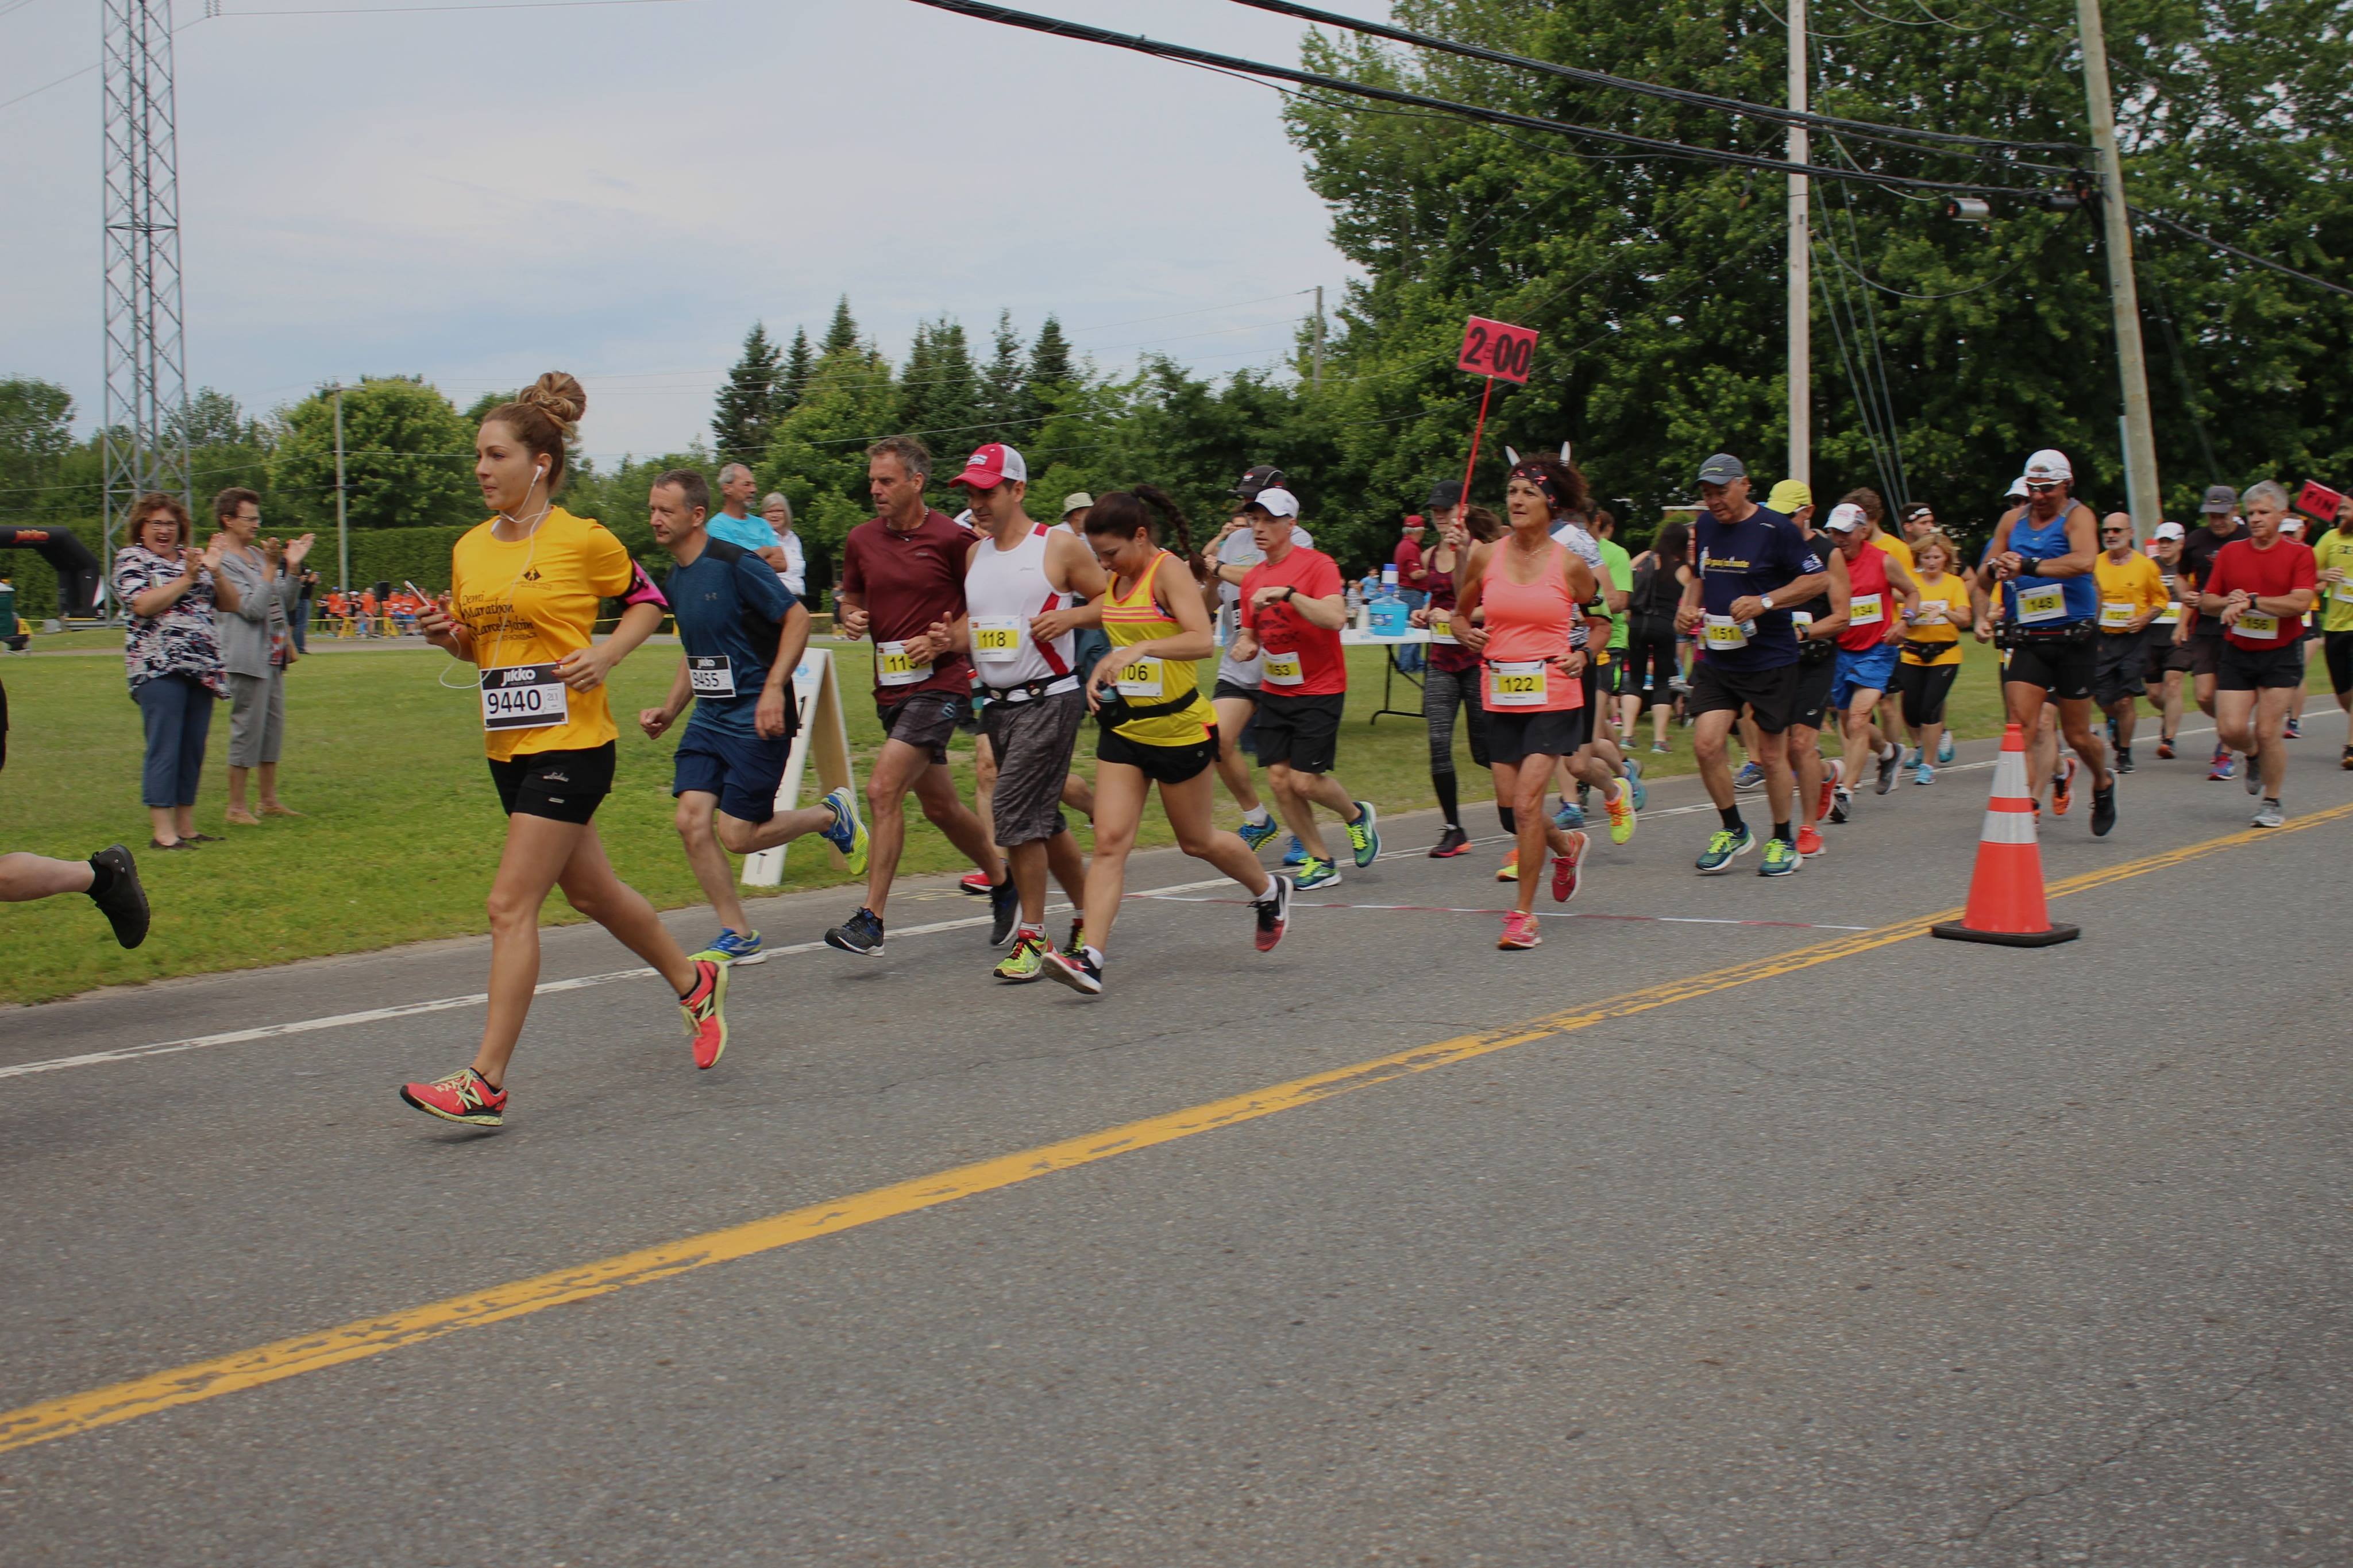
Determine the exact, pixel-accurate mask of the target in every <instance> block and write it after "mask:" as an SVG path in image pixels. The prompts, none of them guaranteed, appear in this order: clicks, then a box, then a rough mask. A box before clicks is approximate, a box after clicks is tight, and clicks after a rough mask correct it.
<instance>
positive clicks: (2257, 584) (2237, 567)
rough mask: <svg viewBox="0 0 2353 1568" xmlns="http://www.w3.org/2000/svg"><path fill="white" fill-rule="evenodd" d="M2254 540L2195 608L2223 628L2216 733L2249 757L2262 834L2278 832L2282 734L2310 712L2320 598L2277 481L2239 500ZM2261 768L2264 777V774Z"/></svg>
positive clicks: (2214, 578) (2237, 543) (2217, 572)
mask: <svg viewBox="0 0 2353 1568" xmlns="http://www.w3.org/2000/svg"><path fill="white" fill-rule="evenodd" d="M2239 510H2240V511H2241V512H2242V514H2243V515H2244V516H2245V518H2246V520H2247V536H2246V537H2245V538H2244V539H2234V540H2232V541H2231V542H2229V543H2227V544H2225V545H2223V546H2222V547H2221V549H2220V550H2217V551H2216V552H2214V564H2213V567H2212V569H2211V570H2210V571H2209V572H2208V573H2207V574H2206V577H2205V580H2204V581H2203V582H2202V583H2200V584H2199V595H2198V607H2199V608H2200V610H2202V611H2203V612H2204V613H2205V614H2206V615H2208V616H2213V617H2214V618H2215V619H2217V620H2218V621H2220V622H2221V626H2222V651H2221V660H2220V668H2218V669H2217V670H2216V672H2215V680H2214V728H2215V731H2217V732H2218V733H2219V734H2220V735H2221V738H2222V743H2223V744H2224V745H2226V746H2229V747H2230V748H2231V749H2232V751H2234V752H2245V753H2246V754H2247V793H2248V794H2249V795H2254V794H2257V793H2260V794H2261V795H2263V805H2261V806H2260V807H2259V808H2258V809H2257V810H2256V812H2255V826H2257V827H2277V826H2281V825H2282V823H2284V821H2285V818H2284V817H2283V816H2281V815H2280V782H2281V780H2282V779H2283V778H2284V777H2285V776H2286V773H2287V748H2286V747H2285V746H2284V745H2283V744H2282V743H2281V741H2280V731H2281V729H2282V727H2283V726H2284V724H2285V723H2286V721H2287V716H2288V715H2289V714H2290V713H2292V712H2295V711H2296V710H2299V709H2301V708H2302V707H2303V706H2304V649H2303V647H2301V646H2300V645H2301V644H2302V642H2303V640H2304V613H2305V612H2306V610H2309V609H2310V608H2312V602H2313V599H2314V598H2315V596H2316V595H2317V593H2318V591H2319V585H2320V571H2319V565H2318V563H2316V561H2314V559H2313V555H2312V546H2310V545H2308V544H2306V543H2305V542H2303V541H2301V540H2296V539H2288V538H2284V537H2283V536H2282V534H2281V533H2280V524H2281V522H2282V521H2284V520H2285V519H2286V517H2287V491H2285V490H2284V489H2281V488H2280V487H2279V486H2278V485H2277V484H2275V483H2274V482H2273V481H2272V480H2270V479H2265V480H2263V482H2262V483H2260V484H2254V485H2250V486H2248V487H2247V489H2246V492H2245V493H2244V494H2243V495H2242V496H2240V498H2239ZM2258 764H2260V766H2261V770H2262V771H2261V773H2260V775H2259V774H2258V773H2257V767H2258Z"/></svg>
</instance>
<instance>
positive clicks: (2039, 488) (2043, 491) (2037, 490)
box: [2026, 485, 2059, 496]
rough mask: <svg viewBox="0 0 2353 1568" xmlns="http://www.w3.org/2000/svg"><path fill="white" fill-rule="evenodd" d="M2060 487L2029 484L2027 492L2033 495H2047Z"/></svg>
mask: <svg viewBox="0 0 2353 1568" xmlns="http://www.w3.org/2000/svg"><path fill="white" fill-rule="evenodd" d="M2057 489H2059V487H2058V486H2057V485H2029V486H2027V487H2026V493H2027V494H2028V495H2033V496H2047V495H2050V494H2052V492H2054V491H2056V490H2057Z"/></svg>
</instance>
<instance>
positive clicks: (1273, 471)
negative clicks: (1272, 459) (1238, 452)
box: [1228, 463, 1282, 500]
mask: <svg viewBox="0 0 2353 1568" xmlns="http://www.w3.org/2000/svg"><path fill="white" fill-rule="evenodd" d="M1281 487H1282V469H1281V468H1276V467H1275V466H1274V465H1273V464H1272V463H1261V464H1259V465H1258V466H1257V467H1256V468H1251V469H1250V471H1249V472H1248V473H1246V474H1244V475H1243V476H1242V479H1241V483H1240V484H1238V485H1236V486H1235V487H1234V488H1233V489H1231V490H1230V491H1229V492H1228V493H1229V494H1230V495H1233V496H1236V497H1238V498H1240V500H1250V497H1252V496H1254V495H1256V494H1258V492H1259V491H1261V490H1265V489H1280V488H1281Z"/></svg>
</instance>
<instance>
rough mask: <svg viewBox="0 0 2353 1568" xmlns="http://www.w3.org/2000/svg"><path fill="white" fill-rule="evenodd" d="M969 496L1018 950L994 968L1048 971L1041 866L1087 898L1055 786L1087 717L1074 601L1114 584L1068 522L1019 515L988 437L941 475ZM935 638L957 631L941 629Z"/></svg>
mask: <svg viewBox="0 0 2353 1568" xmlns="http://www.w3.org/2000/svg"><path fill="white" fill-rule="evenodd" d="M948 482H949V483H950V484H952V485H955V486H956V487H958V488H960V489H963V490H964V492H965V497H966V498H967V499H968V500H970V501H971V503H972V520H973V525H974V527H975V528H976V530H978V531H979V533H980V540H979V542H977V543H976V544H975V545H973V547H972V550H971V552H970V554H969V555H968V556H967V557H966V559H965V580H964V586H965V605H966V610H967V614H966V618H965V623H964V627H965V630H964V636H965V637H966V638H968V639H969V651H970V653H971V656H972V667H973V668H974V670H975V671H976V672H977V673H978V675H979V678H980V681H981V684H982V686H983V687H984V688H986V691H985V693H984V694H985V695H986V697H987V706H986V707H984V708H983V709H982V710H981V718H980V723H981V732H982V734H984V735H985V736H987V739H988V743H989V747H990V750H992V751H993V752H995V753H996V756H997V787H996V789H995V790H994V791H993V792H992V795H991V798H990V806H991V811H990V816H991V819H992V826H993V828H994V831H995V835H996V838H997V845H998V847H1000V848H1002V849H1003V850H1004V851H1005V858H1006V860H1007V862H1008V865H1009V866H1010V868H1011V869H1012V873H1013V886H1014V888H1015V889H1016V891H1018V893H1019V895H1020V898H1021V923H1020V924H1019V925H1018V927H1017V928H1016V929H1015V932H1014V938H1013V951H1012V952H1009V953H1008V954H1007V955H1006V957H1005V959H1004V961H1003V962H1002V963H999V964H997V970H996V973H997V977H998V978H999V979H1001V980H1008V981H1013V982H1017V983H1018V982H1025V981H1030V980H1035V979H1038V978H1039V976H1040V975H1042V974H1043V973H1045V966H1046V952H1047V948H1048V943H1047V941H1046V873H1047V871H1048V869H1049V868H1051V870H1052V871H1053V873H1054V879H1055V880H1056V881H1058V882H1060V883H1061V885H1062V889H1063V891H1065V892H1067V893H1069V894H1070V896H1071V903H1073V904H1074V905H1075V904H1079V903H1081V902H1082V898H1083V893H1084V889H1085V887H1086V866H1085V863H1084V862H1083V861H1082V859H1081V858H1080V857H1079V847H1078V842H1077V840H1075V839H1073V838H1072V837H1071V832H1070V829H1069V827H1068V826H1065V825H1064V824H1063V821H1062V813H1061V800H1062V782H1063V780H1064V779H1065V778H1066V777H1067V776H1068V775H1069V773H1070V768H1071V748H1072V747H1073V746H1074V745H1075V744H1076V743H1077V741H1078V735H1079V725H1080V723H1081V721H1083V720H1084V719H1085V718H1086V714H1087V700H1086V694H1085V691H1084V689H1083V688H1084V686H1085V678H1086V674H1087V672H1086V671H1084V670H1082V669H1079V668H1075V666H1074V664H1073V660H1074V659H1075V658H1076V657H1077V649H1076V642H1077V638H1076V637H1075V636H1074V635H1073V633H1072V630H1071V627H1072V626H1073V624H1074V613H1073V612H1072V611H1071V609H1070V606H1071V603H1072V601H1073V600H1074V599H1081V598H1084V599H1096V598H1100V597H1101V596H1102V595H1103V593H1104V592H1105V591H1106V590H1107V589H1108V588H1109V587H1110V584H1109V583H1108V582H1106V581H1105V580H1104V577H1103V568H1102V566H1100V565H1099V564H1097V563H1096V561H1095V556H1094V552H1093V551H1092V550H1090V549H1088V548H1087V546H1086V545H1085V544H1084V543H1083V542H1082V541H1080V540H1079V539H1078V538H1077V537H1076V536H1075V535H1073V534H1072V533H1071V531H1070V530H1069V529H1067V528H1050V527H1048V526H1047V525H1046V524H1044V523H1041V522H1039V521H1036V520H1034V519H1033V518H1031V517H1030V516H1029V513H1028V512H1027V511H1026V510H1023V507H1022V502H1023V500H1024V499H1025V498H1026V497H1027V496H1028V495H1029V466H1028V465H1027V464H1026V463H1024V462H1023V461H1022V460H1021V454H1020V453H1018V452H1017V451H1015V450H1014V449H1013V448H1012V447H1008V446H1005V445H1003V444H1002V443H1000V442H995V441H992V442H990V443H989V444H988V445H987V446H985V447H981V448H980V449H979V450H978V451H976V452H975V453H974V454H973V455H972V456H971V458H968V459H967V460H966V461H965V468H964V472H963V473H961V474H959V475H957V476H956V477H955V479H951V480H949V481H948ZM932 635H933V636H934V637H935V638H936V637H953V636H954V635H955V628H954V627H952V626H947V625H945V624H943V625H941V626H935V627H934V628H933V633H932Z"/></svg>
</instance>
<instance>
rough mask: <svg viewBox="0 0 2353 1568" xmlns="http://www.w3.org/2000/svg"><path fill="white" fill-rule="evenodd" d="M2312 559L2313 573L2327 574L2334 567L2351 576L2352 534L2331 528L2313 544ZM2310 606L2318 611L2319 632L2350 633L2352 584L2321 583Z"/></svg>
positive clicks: (2352, 564) (2352, 606) (2352, 614)
mask: <svg viewBox="0 0 2353 1568" xmlns="http://www.w3.org/2000/svg"><path fill="white" fill-rule="evenodd" d="M2312 556H2313V570H2314V571H2316V572H2326V571H2327V570H2328V569H2329V568H2330V567H2331V566H2334V567H2337V569H2339V570H2340V571H2342V572H2343V573H2344V574H2346V575H2347V576H2348V577H2353V533H2348V532H2347V531H2345V530H2343V529H2341V528H2332V529H2330V530H2329V531H2327V532H2326V533H2324V534H2322V535H2321V536H2320V538H2319V539H2318V540H2317V541H2316V542H2314V544H2313V546H2312ZM2313 607H2314V608H2315V609H2316V610H2318V611H2319V612H2320V615H2321V622H2320V629H2321V630H2322V631H2325V632H2353V582H2348V583H2333V584H2332V583H2323V584H2320V596H2319V597H2318V598H2316V599H2315V600H2314V601H2313Z"/></svg>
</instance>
